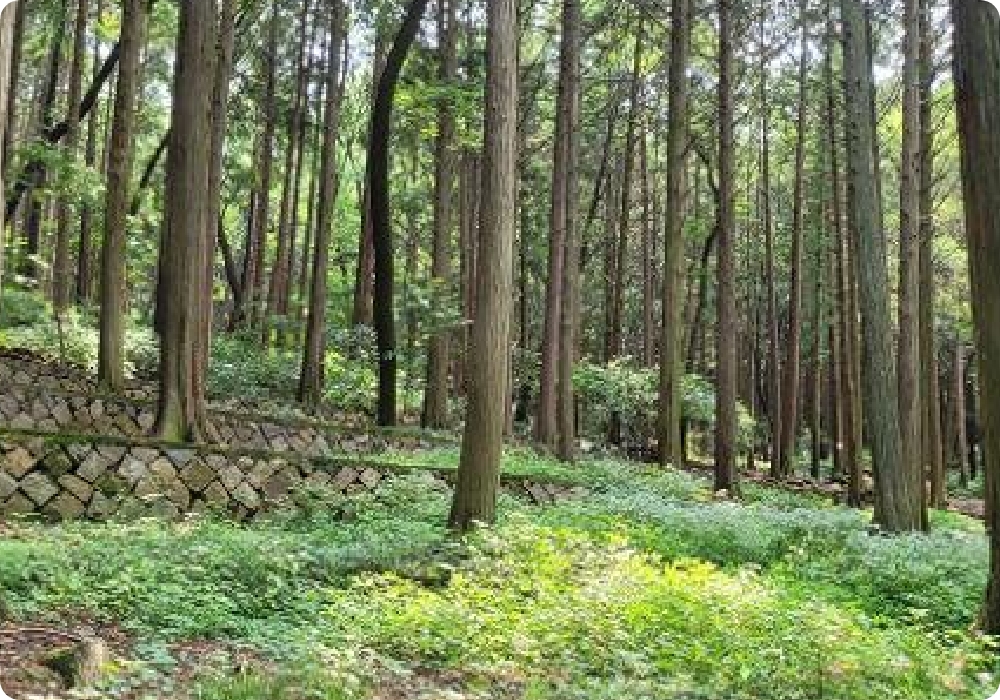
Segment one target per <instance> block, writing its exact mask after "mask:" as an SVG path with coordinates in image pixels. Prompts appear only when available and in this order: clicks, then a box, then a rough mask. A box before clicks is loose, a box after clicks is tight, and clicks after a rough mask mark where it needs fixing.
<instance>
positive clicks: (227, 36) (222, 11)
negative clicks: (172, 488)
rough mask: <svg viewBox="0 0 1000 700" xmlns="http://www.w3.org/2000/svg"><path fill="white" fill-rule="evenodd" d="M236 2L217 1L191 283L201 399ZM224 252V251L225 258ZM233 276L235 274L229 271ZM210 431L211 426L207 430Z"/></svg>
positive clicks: (219, 234)
mask: <svg viewBox="0 0 1000 700" xmlns="http://www.w3.org/2000/svg"><path fill="white" fill-rule="evenodd" d="M235 12H236V0H221V2H220V6H219V14H218V33H217V37H216V42H215V46H214V50H215V62H214V63H215V72H214V75H213V76H212V103H211V104H212V122H211V134H210V136H209V139H210V141H209V148H210V154H209V161H208V194H207V198H208V201H207V204H206V213H205V220H204V224H203V225H204V227H205V228H204V229H203V231H202V244H201V245H202V246H203V247H204V251H205V252H204V259H203V263H204V266H203V268H202V269H201V271H200V272H199V271H196V276H195V281H197V280H199V279H200V281H201V284H202V288H201V299H200V301H201V308H200V310H199V314H200V315H199V318H198V325H199V329H198V350H199V352H198V354H197V355H196V356H195V358H194V361H195V366H194V373H193V374H194V383H195V387H194V393H195V395H196V396H204V395H205V391H206V388H205V386H204V382H205V378H206V377H207V376H208V365H209V358H210V357H211V350H212V317H213V313H214V310H215V309H214V305H213V291H214V289H215V242H216V240H217V239H219V238H220V237H221V238H223V239H224V238H225V235H224V232H223V231H222V230H221V228H222V175H223V172H222V166H223V162H222V161H223V154H224V151H225V147H226V125H227V123H228V119H229V81H230V80H231V78H232V75H231V74H232V68H233V44H234V40H235V36H234V35H235V31H236V22H235V20H236V16H235ZM225 253H226V251H224V255H225ZM230 258H231V255H230V256H229V257H226V258H225V261H226V271H227V273H229V272H230ZM233 272H235V270H233ZM209 428H210V429H211V426H209Z"/></svg>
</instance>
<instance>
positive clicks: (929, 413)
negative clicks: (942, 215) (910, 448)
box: [918, 0, 948, 508]
mask: <svg viewBox="0 0 1000 700" xmlns="http://www.w3.org/2000/svg"><path fill="white" fill-rule="evenodd" d="M935 73H936V71H935V68H934V36H933V31H932V29H931V18H930V8H929V3H928V2H927V0H922V1H921V8H920V234H919V235H920V321H919V324H918V325H919V329H920V330H919V333H920V361H921V399H920V405H921V406H922V407H923V415H922V426H921V431H920V432H921V434H922V435H923V460H922V463H923V464H924V465H925V466H926V467H928V468H929V469H930V482H931V494H930V506H931V507H932V508H944V507H945V506H946V505H947V501H948V484H947V481H946V474H945V469H944V454H943V452H942V447H941V391H940V387H939V386H938V383H939V379H938V371H939V368H938V354H937V344H936V342H935V337H934V335H935V334H934V316H935V314H934V295H935V285H934V213H933V210H934V130H933V125H932V124H931V117H932V108H933V100H934V96H933V85H934V79H935Z"/></svg>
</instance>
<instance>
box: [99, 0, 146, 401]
mask: <svg viewBox="0 0 1000 700" xmlns="http://www.w3.org/2000/svg"><path fill="white" fill-rule="evenodd" d="M145 21H146V19H145V0H126V2H125V3H124V4H123V6H122V25H121V26H122V28H121V37H120V39H119V46H120V56H121V57H120V59H119V60H120V66H119V70H118V86H117V89H116V91H115V106H114V123H113V126H112V132H111V145H110V147H109V149H108V186H107V191H106V195H105V216H104V243H103V245H102V247H101V289H100V295H101V297H100V302H101V316H100V346H99V349H98V360H97V377H98V381H99V382H100V383H101V385H102V386H104V387H105V388H106V389H108V390H109V391H119V390H121V389H122V388H123V387H124V385H125V269H126V260H125V241H126V235H127V226H128V219H127V213H128V205H129V196H130V195H129V189H130V187H131V183H132V161H133V159H134V146H133V142H134V140H135V138H134V137H135V116H136V115H135V103H136V95H137V93H138V83H139V55H140V52H141V51H142V43H143V34H144V29H143V27H144V25H145Z"/></svg>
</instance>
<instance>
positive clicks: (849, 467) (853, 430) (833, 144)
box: [824, 0, 861, 507]
mask: <svg viewBox="0 0 1000 700" xmlns="http://www.w3.org/2000/svg"><path fill="white" fill-rule="evenodd" d="M826 12H827V14H826V31H827V46H826V57H825V61H824V71H825V73H826V100H827V101H826V132H827V146H828V149H829V153H830V160H829V162H830V186H831V188H832V192H831V195H830V200H831V210H832V214H833V223H834V231H833V233H834V246H835V247H836V255H835V261H836V262H835V265H836V272H835V283H836V296H837V323H838V328H837V335H838V340H839V345H840V353H839V355H840V374H839V388H840V391H839V392H838V395H839V397H840V398H839V402H840V414H841V416H842V418H841V424H842V435H843V440H844V442H843V450H842V455H843V456H842V461H843V464H844V465H845V469H846V472H847V485H848V493H847V502H848V504H849V505H851V506H853V507H860V506H861V460H860V459H859V454H860V450H861V422H860V418H861V417H860V415H858V413H857V412H856V411H855V406H856V405H857V403H858V400H857V396H858V394H859V393H860V388H859V386H858V383H857V382H856V378H857V374H856V372H855V367H856V365H857V362H856V357H855V349H856V342H855V336H856V333H855V329H854V324H855V322H856V319H855V318H853V317H852V314H853V313H854V304H853V298H854V291H853V285H852V283H851V280H852V277H853V276H852V274H851V268H852V265H853V262H852V259H851V257H850V249H851V245H850V241H849V238H848V236H849V234H848V230H847V227H846V226H845V221H844V215H843V211H842V209H843V201H844V200H843V186H842V181H841V176H840V152H841V151H840V148H841V145H840V142H839V139H838V134H839V129H838V128H837V123H838V120H837V103H836V90H835V82H834V72H833V54H834V37H835V34H834V32H835V29H834V23H833V1H832V0H828V2H827V6H826Z"/></svg>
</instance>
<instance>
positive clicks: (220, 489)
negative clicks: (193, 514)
mask: <svg viewBox="0 0 1000 700" xmlns="http://www.w3.org/2000/svg"><path fill="white" fill-rule="evenodd" d="M201 496H202V498H203V499H204V501H205V503H206V504H207V505H208V506H209V507H210V508H212V509H214V510H220V509H222V508H226V507H228V506H229V492H228V491H226V487H224V486H223V485H222V484H220V483H219V482H218V481H213V482H212V483H211V484H209V485H208V486H207V487H206V488H205V491H204V492H203V493H202V495H201Z"/></svg>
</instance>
